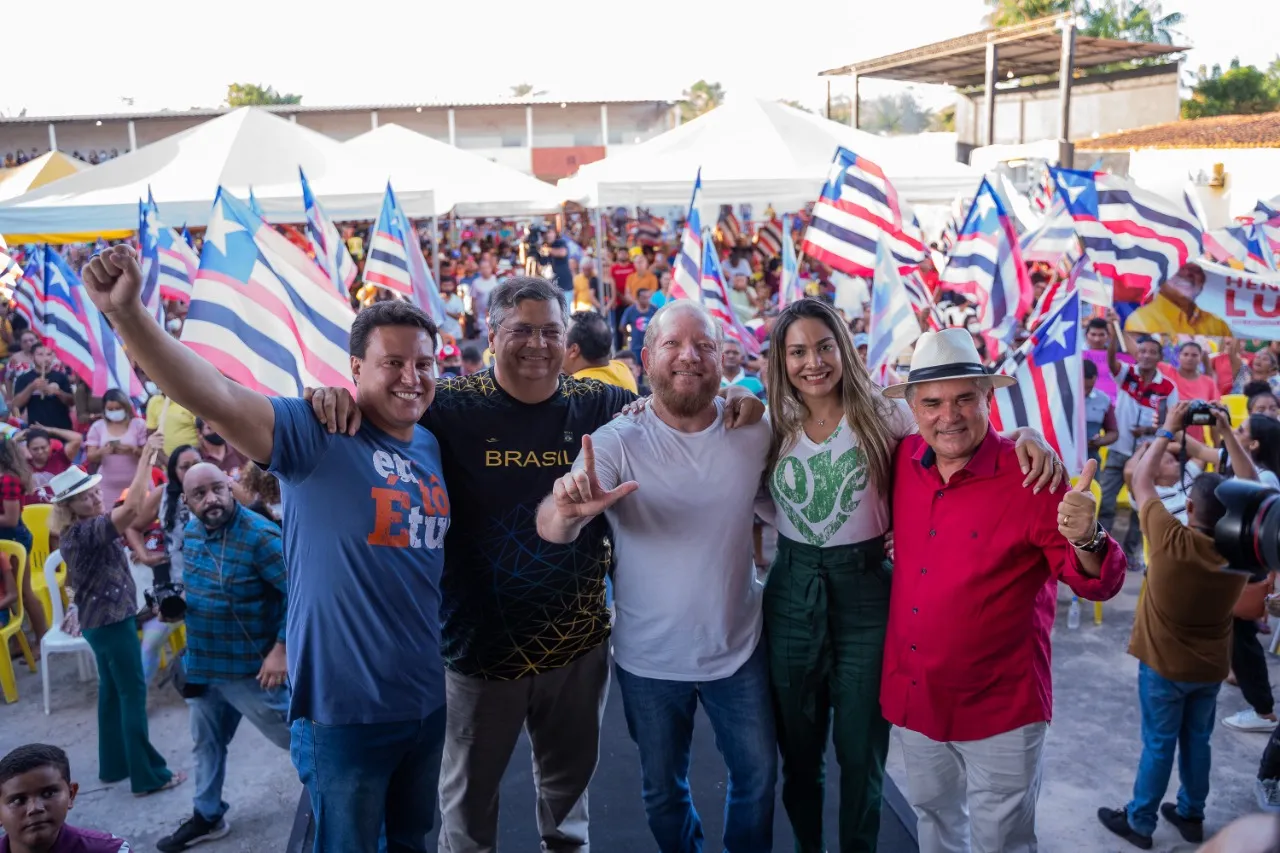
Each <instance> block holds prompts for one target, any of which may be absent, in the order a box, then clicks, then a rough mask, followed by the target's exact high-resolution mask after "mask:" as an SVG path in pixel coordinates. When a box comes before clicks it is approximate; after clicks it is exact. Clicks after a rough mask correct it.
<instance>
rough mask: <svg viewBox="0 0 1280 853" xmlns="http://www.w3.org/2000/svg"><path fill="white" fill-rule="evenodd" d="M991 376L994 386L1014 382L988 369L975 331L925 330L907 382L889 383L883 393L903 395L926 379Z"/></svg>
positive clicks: (912, 354) (1008, 377) (890, 395)
mask: <svg viewBox="0 0 1280 853" xmlns="http://www.w3.org/2000/svg"><path fill="white" fill-rule="evenodd" d="M979 378H985V379H989V380H991V384H992V387H994V388H1007V387H1009V386H1010V385H1013V384H1015V380H1014V378H1013V377H1012V376H1005V375H1003V374H999V373H996V374H991V373H987V370H986V368H985V367H983V365H982V357H981V356H979V355H978V347H977V346H976V345H975V344H974V343H973V335H971V334H969V332H968V331H967V330H965V329H943V330H941V331H938V332H925V333H923V334H922V335H920V339H919V340H918V341H916V348H915V351H914V352H913V353H911V370H910V371H909V372H908V374H907V381H906V382H899V383H898V384H897V385H890V386H889V387H887V388H885V389H884V390H883V391H882V392H881V393H882V394H883V395H884V396H886V397H890V398H893V399H898V400H900V399H902V398H903V397H905V396H906V394H907V388H909V387H910V386H912V385H920V384H922V383H925V382H942V381H944V380H947V379H979Z"/></svg>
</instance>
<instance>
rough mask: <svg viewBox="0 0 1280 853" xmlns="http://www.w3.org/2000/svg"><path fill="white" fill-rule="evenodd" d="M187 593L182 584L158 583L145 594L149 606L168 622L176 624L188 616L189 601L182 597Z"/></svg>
mask: <svg viewBox="0 0 1280 853" xmlns="http://www.w3.org/2000/svg"><path fill="white" fill-rule="evenodd" d="M185 591H186V587H184V586H183V585H182V584H180V583H158V584H156V585H155V586H154V587H152V588H151V589H149V590H147V591H146V592H144V593H143V597H144V598H146V600H147V606H148V607H150V608H152V609H153V610H155V611H156V612H157V613H159V614H160V618H161V619H163V620H164V621H166V622H176V621H178V620H179V619H181V618H182V617H184V616H186V615H187V600H186V599H185V598H183V597H182V594H183V592H185Z"/></svg>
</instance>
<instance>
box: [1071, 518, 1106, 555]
mask: <svg viewBox="0 0 1280 853" xmlns="http://www.w3.org/2000/svg"><path fill="white" fill-rule="evenodd" d="M1106 544H1107V531H1106V530H1104V529H1103V528H1102V525H1101V524H1098V523H1097V522H1096V521H1095V522H1094V523H1093V536H1092V537H1090V538H1089V540H1088V541H1086V542H1085V543H1084V544H1083V545H1081V544H1079V543H1077V542H1072V543H1071V546H1072V547H1073V548H1075V549H1076V550H1078V551H1084V552H1085V553H1086V554H1096V553H1098V552H1099V551H1101V550H1102V549H1103V547H1104V546H1105V545H1106Z"/></svg>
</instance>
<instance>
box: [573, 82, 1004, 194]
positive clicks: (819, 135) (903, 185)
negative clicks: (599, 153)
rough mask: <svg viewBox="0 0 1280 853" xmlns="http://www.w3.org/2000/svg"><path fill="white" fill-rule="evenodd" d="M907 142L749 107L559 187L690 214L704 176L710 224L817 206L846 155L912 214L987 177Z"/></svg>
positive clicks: (785, 110)
mask: <svg viewBox="0 0 1280 853" xmlns="http://www.w3.org/2000/svg"><path fill="white" fill-rule="evenodd" d="M900 142H901V141H900V140H897V139H893V138H889V137H883V136H876V135H875V134H871V133H866V132H864V131H860V130H854V129H853V128H851V127H848V126H846V125H843V124H839V123H837V122H834V121H830V120H828V119H825V118H823V117H822V116H818V115H813V114H812V113H807V112H805V111H804V110H798V109H795V108H794V107H789V106H786V105H785V104H781V103H778V102H776V101H768V100H759V99H754V98H746V99H739V100H732V101H730V102H729V103H726V104H725V105H724V106H721V107H717V108H716V109H714V110H712V111H711V112H709V113H706V114H704V115H701V116H699V117H698V118H696V119H694V120H693V121H691V122H688V123H687V124H684V125H681V126H680V127H677V128H675V129H674V130H669V131H667V132H666V133H663V134H661V135H660V136H656V137H654V138H653V139H650V140H648V141H647V142H642V143H640V144H639V145H636V146H635V147H634V148H631V149H629V150H626V151H622V152H620V153H618V154H615V155H611V156H609V157H606V158H605V159H604V160H600V161H597V162H595V163H591V164H589V165H586V166H583V167H582V168H581V169H579V170H578V173H577V174H576V175H574V176H573V177H571V178H565V179H564V180H562V181H560V184H559V187H560V190H561V195H563V196H564V197H565V198H567V199H572V200H574V201H580V202H581V203H582V204H584V205H585V206H587V207H596V208H599V207H614V206H628V207H633V206H637V205H639V206H648V207H660V206H683V205H688V203H689V198H690V194H691V192H692V190H693V179H694V176H695V175H696V174H697V171H698V168H699V167H701V168H702V206H703V210H704V215H705V212H707V211H709V210H710V209H711V208H712V207H713V206H716V205H721V204H750V205H752V206H753V207H754V208H756V209H757V210H760V211H763V209H764V208H765V207H766V206H770V205H771V206H772V207H773V208H774V209H775V210H777V211H778V212H780V213H782V212H789V211H795V210H800V209H801V208H803V207H804V206H805V205H806V204H808V203H809V202H812V201H814V200H815V199H817V197H818V193H819V192H820V191H821V189H822V185H823V183H824V182H825V181H826V178H827V175H828V174H829V172H830V171H831V161H832V157H833V156H834V154H835V151H836V147H837V146H840V145H843V146H844V147H845V148H848V149H849V150H851V151H853V152H854V153H856V154H858V155H860V156H863V157H866V158H868V159H869V160H871V161H872V162H874V163H875V164H876V165H878V166H880V168H882V169H883V170H884V171H885V173H886V174H887V175H888V176H889V178H890V180H892V181H893V185H894V187H895V188H896V189H897V191H898V195H899V196H900V197H901V198H904V199H906V200H907V201H909V202H911V203H913V204H915V205H949V204H950V203H951V201H952V199H954V198H955V197H956V196H957V195H958V194H960V193H963V192H971V191H972V189H973V187H974V186H975V185H976V184H977V181H978V179H979V178H980V177H981V173H980V172H978V171H976V170H974V169H971V168H970V167H968V166H966V165H964V164H962V163H958V162H955V161H954V160H950V159H948V158H947V157H945V156H941V155H940V154H937V153H932V152H931V153H929V154H924V151H925V149H924V148H923V147H922V146H919V145H902V144H900ZM922 154H923V155H924V156H922Z"/></svg>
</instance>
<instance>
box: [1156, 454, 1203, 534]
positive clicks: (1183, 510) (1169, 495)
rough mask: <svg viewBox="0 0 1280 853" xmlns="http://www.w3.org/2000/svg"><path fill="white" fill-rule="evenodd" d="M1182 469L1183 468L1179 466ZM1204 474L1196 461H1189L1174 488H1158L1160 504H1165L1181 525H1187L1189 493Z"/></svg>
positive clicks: (1157, 494)
mask: <svg viewBox="0 0 1280 853" xmlns="http://www.w3.org/2000/svg"><path fill="white" fill-rule="evenodd" d="M1179 467H1180V468H1181V466H1179ZM1202 473H1203V469H1202V468H1201V467H1200V465H1199V464H1198V463H1196V462H1195V460H1192V459H1188V460H1187V465H1186V468H1185V469H1182V480H1181V481H1180V482H1177V483H1174V484H1173V485H1172V486H1160V485H1157V486H1156V496H1157V497H1159V498H1160V503H1162V504H1164V508H1165V509H1167V510H1168V511H1169V515H1172V516H1173V517H1174V518H1176V519H1177V520H1178V521H1179V522H1180V523H1182V524H1184V525H1185V524H1186V523H1187V492H1189V491H1191V485H1192V483H1194V482H1195V481H1196V477H1199V476H1200V475H1201V474H1202Z"/></svg>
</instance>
